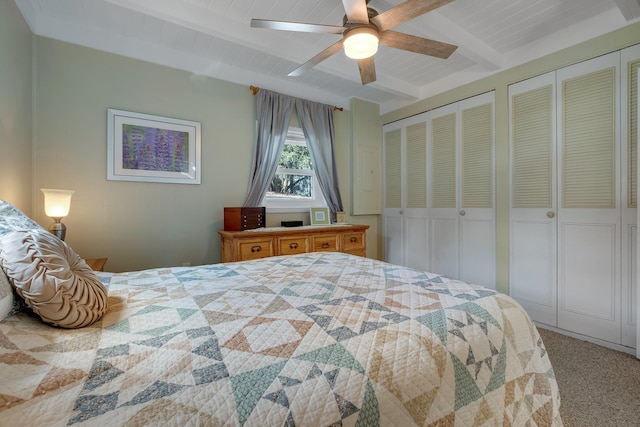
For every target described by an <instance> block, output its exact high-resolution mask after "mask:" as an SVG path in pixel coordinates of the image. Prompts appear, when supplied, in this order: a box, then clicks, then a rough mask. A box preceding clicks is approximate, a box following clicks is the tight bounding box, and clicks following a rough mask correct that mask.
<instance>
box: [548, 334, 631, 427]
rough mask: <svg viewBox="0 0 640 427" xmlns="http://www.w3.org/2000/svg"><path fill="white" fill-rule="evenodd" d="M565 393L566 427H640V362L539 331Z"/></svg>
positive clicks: (560, 386)
mask: <svg viewBox="0 0 640 427" xmlns="http://www.w3.org/2000/svg"><path fill="white" fill-rule="evenodd" d="M538 330H539V331H540V335H541V336H542V340H543V342H544V345H545V347H546V348H547V351H548V353H549V358H550V359H551V364H552V365H553V370H554V372H555V374H556V379H557V381H558V387H559V388H560V399H561V400H560V402H561V403H560V415H561V416H562V420H563V421H564V425H565V427H592V426H593V427H603V426H607V427H609V426H611V427H626V426H629V427H638V426H640V360H638V359H636V358H635V357H633V356H632V355H630V354H626V353H621V352H618V351H615V350H611V349H608V348H605V347H601V346H599V345H595V344H592V343H589V342H586V341H582V340H578V339H575V338H571V337H568V336H565V335H561V334H558V333H555V332H551V331H549V330H546V329H542V328H538Z"/></svg>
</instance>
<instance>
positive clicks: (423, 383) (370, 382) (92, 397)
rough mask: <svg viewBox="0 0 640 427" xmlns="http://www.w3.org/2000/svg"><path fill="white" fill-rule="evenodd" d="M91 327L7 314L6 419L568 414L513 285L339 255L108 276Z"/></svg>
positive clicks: (535, 417)
mask: <svg viewBox="0 0 640 427" xmlns="http://www.w3.org/2000/svg"><path fill="white" fill-rule="evenodd" d="M98 275H99V277H100V279H101V280H102V281H103V283H105V285H106V286H107V287H108V289H109V308H108V311H107V313H106V314H105V316H104V317H103V318H102V319H101V320H100V321H99V322H98V323H96V324H94V325H92V326H91V327H87V328H83V329H78V330H68V329H57V328H54V327H51V326H48V325H46V324H44V323H42V322H41V321H40V320H38V319H37V318H36V317H35V316H34V315H32V314H30V313H25V312H22V313H19V314H16V315H13V316H10V317H8V318H7V319H5V320H4V321H2V322H0V424H1V425H7V426H17V425H24V424H25V423H27V424H28V425H30V426H81V425H91V426H125V425H126V426H156V425H158V426H159V425H161V426H278V427H280V426H379V425H382V426H465V427H469V426H561V425H562V421H561V419H560V415H559V404H560V399H559V395H558V387H557V384H556V381H555V378H554V374H553V369H552V367H551V365H550V363H549V358H548V357H547V354H546V351H545V347H544V345H543V343H542V341H541V339H540V336H539V335H538V332H537V330H536V328H535V327H534V325H533V324H532V322H531V320H530V318H529V317H528V316H527V315H526V313H525V312H524V311H523V309H522V308H521V307H520V306H519V305H518V303H516V302H515V301H514V300H513V299H511V298H510V297H508V296H506V295H503V294H499V293H496V292H494V291H491V290H489V289H486V288H483V287H479V286H473V285H469V284H467V283H463V282H460V281H455V280H449V279H447V278H445V277H442V276H439V275H436V274H431V273H428V272H424V271H417V270H413V269H409V268H405V267H399V266H394V265H391V264H387V263H384V262H380V261H376V260H372V259H367V258H361V257H356V256H351V255H347V254H341V253H310V254H302V255H295V256H289V257H273V258H265V259H262V260H256V261H249V262H239V263H228V264H214V265H205V266H199V267H176V268H160V269H154V270H146V271H139V272H128V273H117V274H112V273H98Z"/></svg>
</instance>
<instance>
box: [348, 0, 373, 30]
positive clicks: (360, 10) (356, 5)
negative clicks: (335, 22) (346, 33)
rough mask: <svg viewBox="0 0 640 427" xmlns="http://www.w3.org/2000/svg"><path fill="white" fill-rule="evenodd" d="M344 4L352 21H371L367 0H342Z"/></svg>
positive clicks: (361, 22)
mask: <svg viewBox="0 0 640 427" xmlns="http://www.w3.org/2000/svg"><path fill="white" fill-rule="evenodd" d="M342 5H343V6H344V11H345V13H346V15H347V19H348V20H349V22H350V23H352V24H356V23H358V24H368V23H369V12H368V11H367V2H366V1H365V0H342Z"/></svg>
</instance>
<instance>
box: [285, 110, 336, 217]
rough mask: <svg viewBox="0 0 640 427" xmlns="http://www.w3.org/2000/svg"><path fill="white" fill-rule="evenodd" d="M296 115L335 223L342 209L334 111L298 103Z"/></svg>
mask: <svg viewBox="0 0 640 427" xmlns="http://www.w3.org/2000/svg"><path fill="white" fill-rule="evenodd" d="M296 112H297V113H298V120H299V121H300V127H302V131H303V132H304V137H305V139H306V140H307V146H308V147H309V154H310V155H311V162H312V163H313V169H314V170H315V172H316V176H317V177H318V184H319V186H320V189H321V190H322V195H323V196H324V199H325V200H326V202H327V205H328V206H329V210H330V211H331V216H332V220H333V221H335V219H336V215H335V213H336V212H338V211H342V210H343V208H342V196H341V195H340V187H339V186H338V170H337V169H336V155H335V136H334V130H333V107H332V106H331V105H326V104H319V103H317V102H312V101H305V100H303V99H296Z"/></svg>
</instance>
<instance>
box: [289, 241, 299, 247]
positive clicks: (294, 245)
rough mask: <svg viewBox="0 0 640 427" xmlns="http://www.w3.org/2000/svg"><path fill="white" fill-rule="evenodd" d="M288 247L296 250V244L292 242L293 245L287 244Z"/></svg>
mask: <svg viewBox="0 0 640 427" xmlns="http://www.w3.org/2000/svg"><path fill="white" fill-rule="evenodd" d="M289 247H290V248H291V249H297V248H298V244H297V243H295V242H294V243H289Z"/></svg>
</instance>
